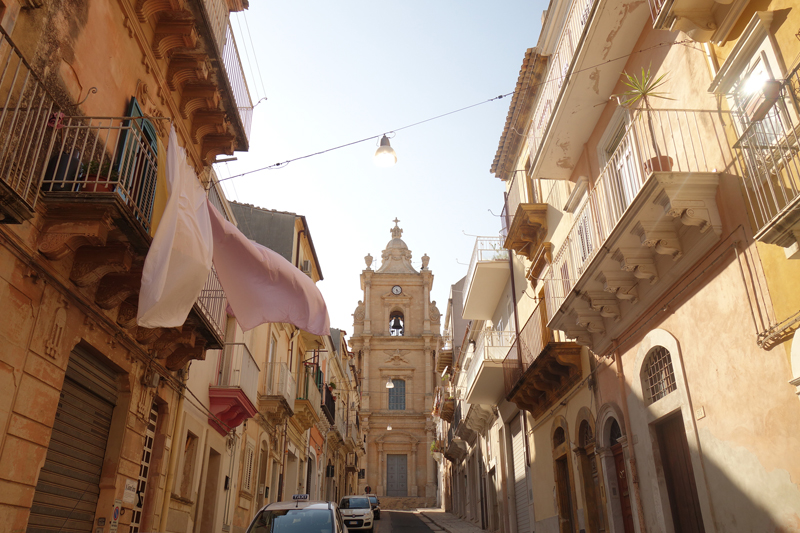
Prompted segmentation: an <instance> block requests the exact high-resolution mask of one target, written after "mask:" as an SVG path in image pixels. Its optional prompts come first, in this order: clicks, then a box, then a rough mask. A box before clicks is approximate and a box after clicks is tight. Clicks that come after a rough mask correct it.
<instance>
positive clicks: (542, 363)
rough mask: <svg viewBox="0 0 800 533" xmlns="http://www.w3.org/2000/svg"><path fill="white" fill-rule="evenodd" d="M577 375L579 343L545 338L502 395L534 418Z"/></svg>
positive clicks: (553, 400) (572, 381) (573, 382)
mask: <svg viewBox="0 0 800 533" xmlns="http://www.w3.org/2000/svg"><path fill="white" fill-rule="evenodd" d="M580 377H581V347H580V345H578V344H576V343H574V342H549V343H548V344H547V345H546V346H545V348H544V349H543V350H542V352H541V353H540V354H539V355H538V356H537V357H536V358H535V359H534V360H533V362H532V363H531V364H530V366H529V367H528V368H527V369H526V370H525V371H524V372H523V373H522V376H520V378H519V380H518V382H517V384H516V385H515V386H514V388H512V389H511V391H510V393H509V394H508V395H507V396H506V399H507V400H508V401H511V402H514V403H515V404H516V405H517V407H519V408H520V409H524V410H526V411H528V412H530V413H531V414H532V415H533V416H534V418H537V417H539V416H541V415H542V414H543V413H545V412H546V411H547V409H548V408H549V407H550V406H552V405H554V404H555V403H556V402H557V401H558V400H559V398H560V397H561V396H563V395H564V394H566V393H567V392H568V391H569V389H571V388H572V387H573V386H574V385H575V384H576V383H578V382H579V381H580Z"/></svg>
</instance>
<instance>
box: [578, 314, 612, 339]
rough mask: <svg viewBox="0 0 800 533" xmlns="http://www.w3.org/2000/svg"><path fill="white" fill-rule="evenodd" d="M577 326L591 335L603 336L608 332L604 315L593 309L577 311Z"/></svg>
mask: <svg viewBox="0 0 800 533" xmlns="http://www.w3.org/2000/svg"><path fill="white" fill-rule="evenodd" d="M575 324H576V325H578V326H580V327H582V328H585V329H586V330H587V331H589V332H590V333H601V334H602V333H605V332H606V328H605V325H604V323H603V317H602V315H601V314H600V313H598V312H597V311H595V310H593V309H585V308H583V309H576V310H575Z"/></svg>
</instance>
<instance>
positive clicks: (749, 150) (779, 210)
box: [735, 66, 800, 245]
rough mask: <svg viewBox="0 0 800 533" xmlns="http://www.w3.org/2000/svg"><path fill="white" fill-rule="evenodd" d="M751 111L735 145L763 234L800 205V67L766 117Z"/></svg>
mask: <svg viewBox="0 0 800 533" xmlns="http://www.w3.org/2000/svg"><path fill="white" fill-rule="evenodd" d="M747 111H748V110H741V111H739V112H738V113H736V115H735V117H736V118H737V120H736V121H735V123H736V124H737V126H739V128H738V129H739V139H738V142H737V143H736V145H735V148H736V151H737V153H738V155H739V158H740V160H741V162H742V165H743V166H744V168H745V172H744V173H743V181H744V186H745V192H746V197H747V200H748V202H749V205H750V209H751V212H752V213H753V218H754V221H755V231H756V232H757V234H758V237H759V238H760V237H761V234H762V233H763V232H764V230H765V229H767V228H769V227H771V226H774V225H775V223H776V222H778V221H779V220H780V219H781V218H783V217H784V216H785V215H787V213H790V212H792V211H797V209H798V204H800V139H799V138H798V132H799V131H800V114H799V113H800V66H798V67H797V68H795V69H794V71H793V72H792V73H791V74H790V75H789V76H788V77H787V79H786V80H784V81H783V84H782V86H781V89H780V96H779V97H778V98H777V100H775V102H774V103H773V105H772V106H771V107H769V109H768V110H766V113H765V114H764V116H763V118H760V119H758V117H753V115H752V113H748V112H747ZM791 225H793V224H791ZM767 240H768V242H772V239H767ZM783 245H785V243H783Z"/></svg>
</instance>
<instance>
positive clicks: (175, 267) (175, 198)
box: [138, 127, 213, 328]
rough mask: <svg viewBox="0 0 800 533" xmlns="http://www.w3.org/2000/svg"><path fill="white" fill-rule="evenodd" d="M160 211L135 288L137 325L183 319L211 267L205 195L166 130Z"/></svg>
mask: <svg viewBox="0 0 800 533" xmlns="http://www.w3.org/2000/svg"><path fill="white" fill-rule="evenodd" d="M167 191H168V194H169V197H168V199H167V205H166V208H165V209H164V215H163V217H162V218H161V222H160V223H159V225H158V229H157V230H156V234H155V237H154V238H153V243H152V244H151V245H150V250H149V251H148V252H147V258H146V259H145V261H144V271H143V272H142V286H141V290H140V292H139V314H138V324H139V325H140V326H143V327H147V328H157V327H177V326H182V325H183V323H184V322H186V317H187V316H188V315H189V311H191V310H192V305H194V303H195V301H196V300H197V298H198V297H199V296H200V292H201V291H202V290H203V286H204V285H205V283H206V280H207V279H208V276H209V273H210V272H211V259H212V254H213V249H212V248H213V244H212V243H213V238H212V233H211V221H210V219H209V214H208V209H207V208H206V194H205V191H204V190H203V187H202V186H201V185H200V182H199V181H198V179H197V176H196V175H195V173H194V170H193V169H192V167H191V166H189V164H188V163H187V161H186V151H185V150H184V149H183V148H182V147H180V146H178V136H177V135H176V134H175V128H174V127H172V128H171V129H170V132H169V146H168V148H167Z"/></svg>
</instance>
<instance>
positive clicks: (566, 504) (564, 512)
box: [556, 455, 576, 533]
mask: <svg viewBox="0 0 800 533" xmlns="http://www.w3.org/2000/svg"><path fill="white" fill-rule="evenodd" d="M569 481H570V478H569V465H568V464H567V456H566V455H563V456H561V457H560V458H558V459H556V497H557V498H558V514H559V531H560V532H561V533H574V532H575V531H576V530H575V524H574V523H573V521H572V516H573V512H574V511H573V508H572V487H571V486H570V482H569Z"/></svg>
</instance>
